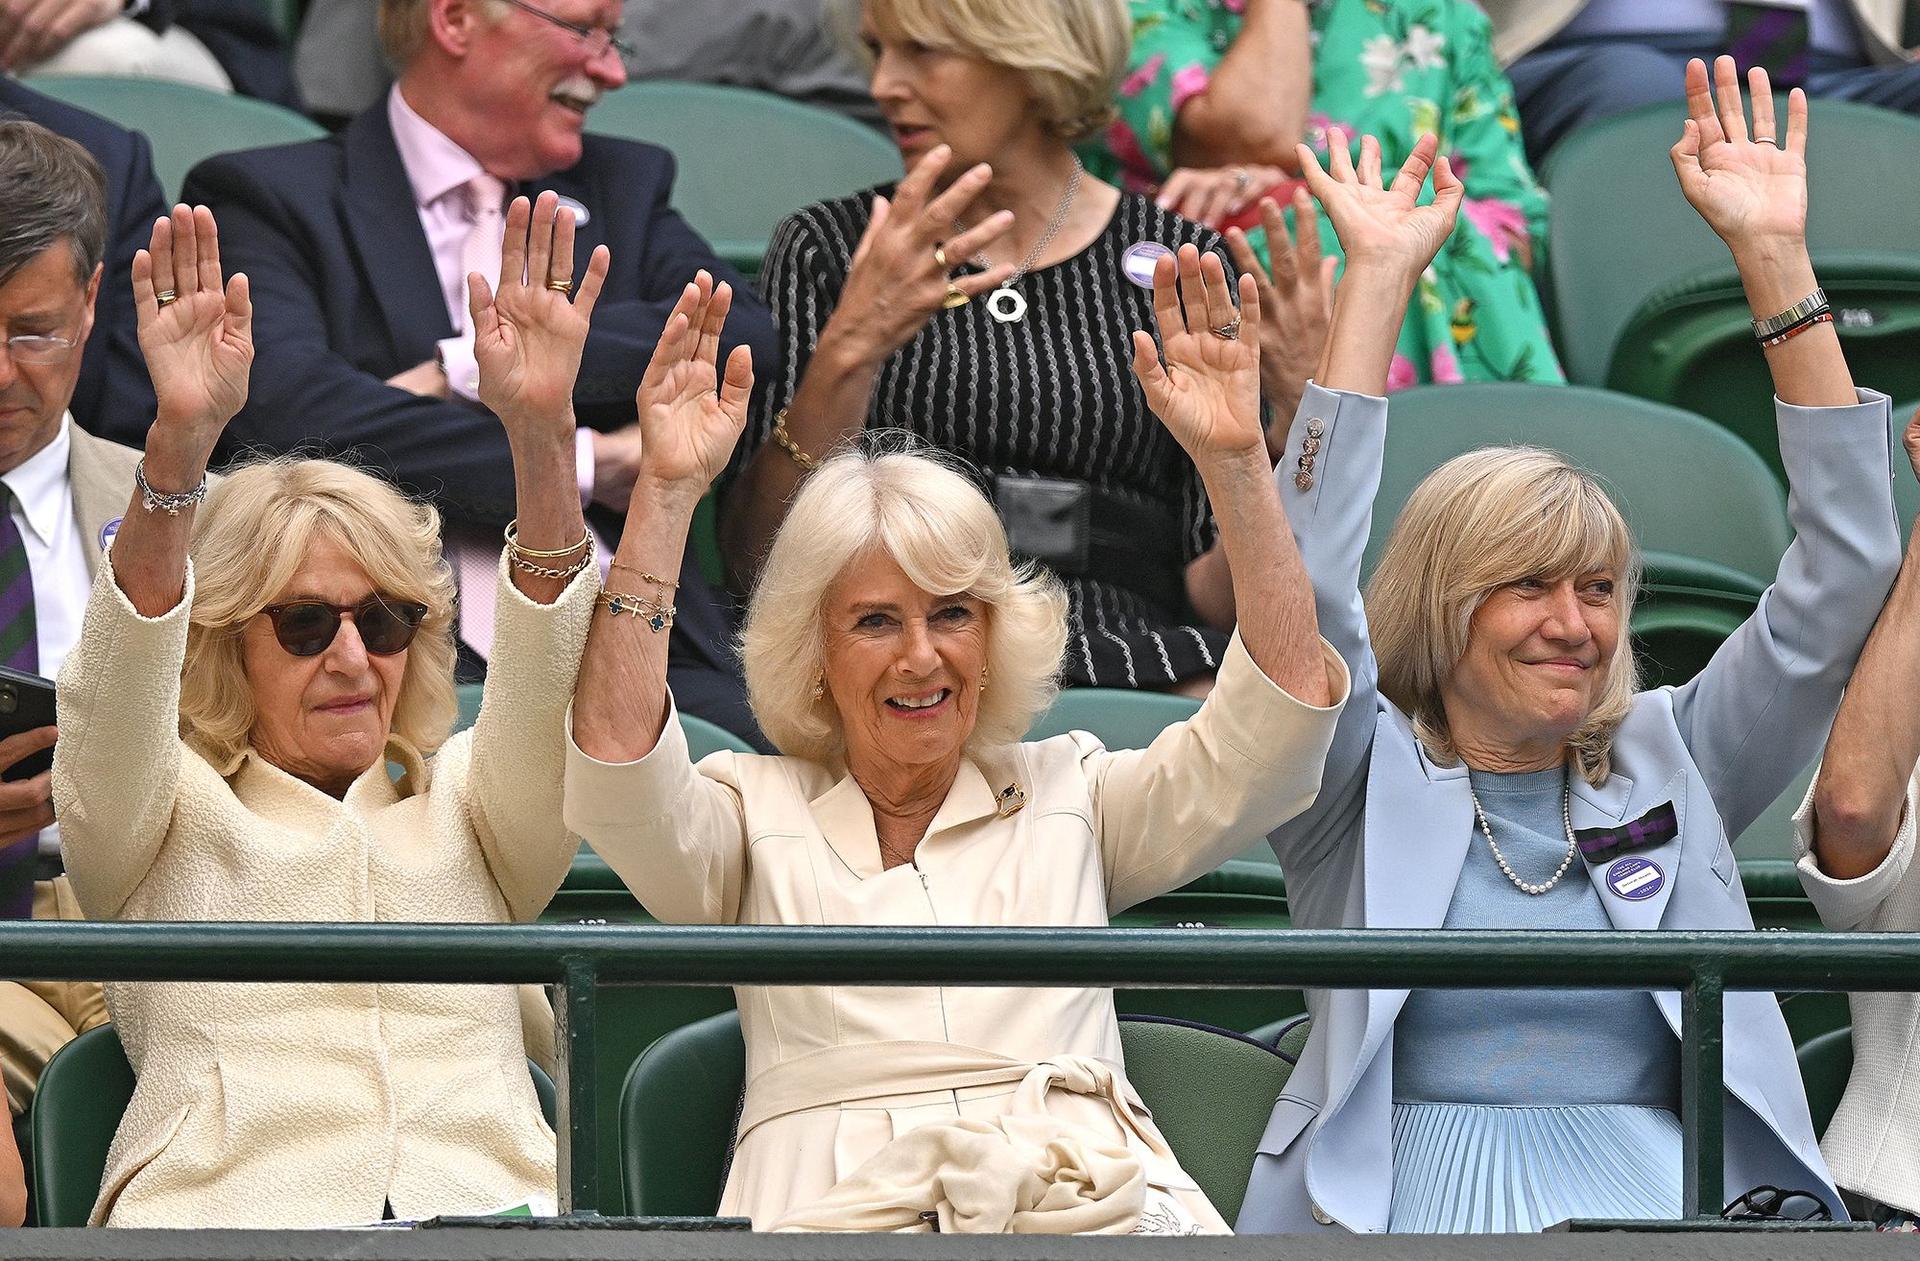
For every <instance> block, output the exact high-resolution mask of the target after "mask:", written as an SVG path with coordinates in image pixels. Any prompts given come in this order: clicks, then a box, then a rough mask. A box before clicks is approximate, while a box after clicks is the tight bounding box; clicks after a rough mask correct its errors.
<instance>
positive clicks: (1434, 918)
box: [1237, 386, 1901, 1233]
mask: <svg viewBox="0 0 1920 1261" xmlns="http://www.w3.org/2000/svg"><path fill="white" fill-rule="evenodd" d="M1776 410H1777V411H1778V414H1779V424H1780V448H1781V454H1782V456H1783V458H1784V461H1785V464H1786V468H1787V474H1788V480H1789V483H1790V485H1791V493H1790V496H1789V502H1788V512H1789V515H1790V516H1791V518H1792V520H1793V524H1794V526H1795V528H1796V529H1797V530H1798V532H1799V536H1798V538H1797V539H1796V540H1795V541H1794V543H1793V545H1792V546H1791V547H1789V548H1788V549H1787V553H1786V555H1785V556H1784V557H1783V558H1782V560H1781V562H1780V572H1779V574H1778V576H1777V577H1776V579H1775V581H1774V585H1773V586H1772V587H1771V588H1770V589H1769V590H1768V592H1767V593H1766V595H1764V596H1763V597H1761V600H1760V605H1759V608H1758V609H1757V610H1756V611H1755V613H1754V615H1753V616H1752V617H1751V618H1750V619H1748V620H1747V622H1746V623H1745V624H1744V625H1742V626H1741V627H1740V629H1739V630H1738V631H1736V632H1735V633H1734V635H1733V636H1732V638H1730V639H1729V640H1728V641H1727V642H1726V644H1725V645H1723V646H1722V647H1721V649H1720V650H1719V652H1717V653H1716V654H1715V655H1714V657H1713V660H1712V661H1711V663H1709V664H1708V666H1707V667H1706V669H1704V670H1703V671H1701V673H1700V674H1699V676H1698V677H1696V678H1695V679H1693V680H1692V681H1691V682H1689V683H1687V684H1685V685H1683V686H1681V687H1677V688H1660V689H1657V690H1655V691H1650V692H1642V693H1641V694H1640V695H1639V696H1637V697H1636V698H1635V700H1634V706H1633V710H1632V712H1631V714H1630V715H1629V716H1628V718H1627V719H1626V721H1625V723H1624V724H1622V726H1621V728H1620V730H1619V733H1618V734H1617V735H1616V736H1615V738H1614V742H1613V774H1612V775H1611V776H1610V777H1609V778H1608V780H1607V781H1606V783H1604V784H1602V785H1601V786H1600V787H1598V788H1593V787H1589V786H1588V785H1587V784H1586V783H1585V782H1584V781H1583V780H1582V779H1580V778H1579V777H1578V776H1576V777H1575V778H1574V783H1573V802H1572V808H1573V826H1574V827H1575V828H1576V829H1581V828H1591V827H1604V826H1617V825H1619V824H1621V823H1623V822H1626V821H1630V820H1633V819H1637V818H1639V817H1640V816H1641V815H1643V814H1645V813H1647V812H1648V811H1649V810H1652V809H1653V808H1655V807H1657V806H1659V805H1660V804H1662V803H1664V802H1672V803H1673V808H1674V811H1675V813H1676V814H1677V815H1678V818H1679V822H1680V828H1679V833H1678V835H1677V836H1676V837H1675V838H1674V839H1673V840H1671V841H1669V842H1667V843H1666V844H1664V845H1662V846H1659V847H1658V848H1655V849H1650V850H1643V851H1640V852H1639V854H1638V856H1639V857H1642V858H1646V859H1649V860H1651V861H1652V862H1653V863H1655V864H1656V865H1658V866H1659V867H1660V868H1661V870H1662V872H1663V873H1664V877H1665V879H1664V881H1663V883H1662V884H1661V886H1660V889H1659V891H1658V892H1657V893H1656V894H1654V895H1653V896H1651V897H1646V898H1644V900H1640V901H1631V900H1628V899H1626V898H1623V897H1621V896H1618V895H1616V894H1615V893H1614V892H1613V890H1611V889H1610V888H1609V887H1608V886H1607V882H1606V879H1605V876H1604V872H1605V866H1606V865H1605V864H1601V865H1598V866H1592V865H1588V864H1585V863H1582V864H1581V865H1582V866H1587V867H1588V872H1587V874H1588V876H1590V877H1591V878H1592V880H1593V882H1594V887H1595V888H1596V889H1597V890H1598V892H1599V894H1600V901H1601V903H1602V905H1604V906H1605V907H1606V910H1607V914H1608V916H1609V918H1611V919H1612V921H1613V926H1614V927H1615V928H1620V929H1668V928H1674V929H1710V928H1724V929H1751V928H1752V927H1753V920H1752V917H1751V916H1750V915H1749V914H1748V911H1747V900H1746V894H1745V891H1744V890H1743V889H1742V887H1741V884H1740V872H1739V869H1738V868H1737V867H1736V866H1735V865H1734V859H1733V848H1732V845H1731V843H1730V842H1731V840H1732V838H1733V837H1736V836H1738V835H1740V833H1741V832H1742V831H1744V830H1745V829H1746V827H1747V825H1748V824H1750V823H1751V822H1753V820H1754V819H1755V818H1756V817H1758V815H1759V814H1760V812H1761V811H1762V810H1764V809H1765V808H1766V807H1767V805H1768V804H1769V803H1771V802H1772V801H1773V800H1774V798H1776V797H1777V796H1779V794H1780V793H1781V792H1782V791H1783V790H1784V789H1785V788H1786V786H1787V784H1788V783H1789V782H1790V781H1791V780H1792V778H1793V776H1794V775H1796V774H1797V773H1798V772H1799V771H1800V770H1801V769H1802V768H1803V767H1805V766H1806V765H1807V764H1808V763H1809V762H1811V761H1812V760H1813V758H1814V757H1815V756H1816V755H1817V754H1818V753H1819V751H1820V746H1821V743H1822V741H1824V740H1825V738H1826V733H1827V728H1828V727H1829V725H1830V724H1831V723H1832V721H1833V714H1834V710H1835V708H1836V707H1837V706H1838V704H1839V701H1840V692H1841V688H1842V687H1843V686H1844V685H1845V683H1846V681H1847V677H1848V675H1849V674H1850V672H1851V671H1852V669H1853V663H1854V660H1855V658H1857V657H1858V656H1859V653H1860V649H1861V647H1862V645H1863V644H1864V643H1865V642H1866V637H1867V632H1868V631H1869V630H1870V629H1871V628H1872V626H1873V622H1874V619H1875V618H1876V617H1877V616H1878V615H1879V612H1880V606H1881V604H1882V603H1883V602H1884V601H1885V600H1886V596H1887V592H1888V590H1889V588H1890V587H1891V586H1892V584H1893V579H1894V575H1895V573H1896V572H1897V571H1898V569H1899V567H1900V559H1901V531H1900V529H1899V528H1898V525H1897V524H1896V521H1895V512H1894V506H1893V495H1892V489H1891V487H1892V481H1891V478H1892V472H1891V464H1890V451H1891V444H1892V440H1893V437H1894V435H1893V433H1892V432H1891V428H1892V427H1891V413H1890V409H1889V407H1888V403H1887V399H1886V396H1884V395H1880V394H1873V393H1870V392H1868V391H1861V392H1860V402H1859V404H1858V405H1856V406H1852V407H1832V408H1803V407H1789V406H1786V405H1784V404H1777V405H1776ZM1298 416H1299V419H1297V420H1296V423H1295V433H1296V435H1297V434H1299V433H1300V432H1301V431H1303V430H1304V429H1305V425H1304V424H1302V423H1301V421H1303V420H1304V419H1306V418H1309V417H1317V418H1319V420H1320V421H1321V424H1322V427H1323V430H1324V433H1323V436H1322V439H1321V449H1320V454H1319V456H1318V457H1317V472H1316V476H1315V477H1314V479H1313V484H1312V485H1311V487H1310V488H1308V489H1307V490H1305V491H1302V490H1300V489H1299V488H1298V487H1297V486H1296V484H1295V482H1294V477H1293V474H1294V471H1295V469H1294V461H1293V460H1291V459H1287V460H1284V461H1283V462H1282V464H1281V467H1280V472H1279V483H1280V489H1281V494H1282V497H1283V499H1284V501H1285V503H1286V508H1287V513H1288V516H1289V518H1290V519H1291V521H1292V524H1293V529H1294V533H1295V535H1296V536H1297V538H1298V539H1299V543H1300V549H1301V552H1302V555H1303V556H1304V557H1305V560H1306V564H1307V569H1308V571H1309V572H1310V574H1311V575H1312V577H1313V583H1314V595H1315V597H1316V599H1317V600H1318V603H1319V614H1320V631H1321V634H1322V635H1324V636H1325V637H1326V638H1327V640H1328V641H1329V642H1331V643H1332V644H1333V646H1334V648H1335V649H1336V650H1337V651H1339V652H1340V654H1341V655H1342V656H1343V657H1345V658H1346V661H1347V665H1348V667H1349V669H1350V670H1351V672H1352V676H1353V691H1352V693H1351V695H1350V696H1349V698H1348V701H1347V707H1346V710H1345V712H1344V713H1342V715H1341V717H1340V721H1339V725H1338V726H1337V727H1336V729H1335V732H1334V739H1333V747H1332V751H1331V753H1330V754H1329V756H1328V758H1327V765H1326V771H1325V774H1324V778H1323V780H1322V788H1321V791H1320V796H1319V799H1318V800H1317V801H1315V803H1314V804H1313V806H1312V808H1310V809H1309V810H1308V811H1307V812H1306V813H1305V814H1302V815H1301V816H1299V817H1298V818H1296V819H1294V820H1293V821H1292V822H1290V823H1288V824H1287V825H1286V826H1284V827H1282V828H1280V829H1279V830H1278V831H1276V832H1274V833H1273V835H1272V836H1271V837H1270V838H1269V839H1270V840H1271V842H1272V844H1273V848H1274V851H1275V853H1277V854H1278V855H1279V858H1280V863H1281V865H1282V866H1283V867H1284V868H1285V870H1286V876H1287V897H1288V901H1289V904H1290V906H1291V908H1292V914H1293V922H1294V923H1295V924H1297V925H1299V926H1301V927H1303V928H1336V927H1348V928H1350V927H1366V928H1439V927H1441V925H1442V924H1443V922H1444V921H1445V919H1446V914H1447V907H1448V904H1449V903H1450V902H1451V901H1452V899H1453V892H1454V886H1455V885H1456V884H1457V882H1458V881H1459V878H1460V869H1461V865H1462V863H1463V862H1464V861H1465V859H1466V854H1467V846H1468V842H1469V840H1470V839H1471V837H1472V835H1473V806H1472V803H1471V801H1470V800H1469V797H1468V791H1467V772H1466V769H1465V767H1463V766H1439V765H1436V764H1435V763H1434V762H1433V761H1432V760H1431V759H1430V758H1429V757H1428V756H1427V754H1426V752H1425V750H1424V749H1423V748H1422V747H1421V745H1420V743H1419V742H1418V741H1417V740H1416V739H1415V738H1414V734H1413V727H1412V723H1411V722H1410V721H1409V719H1408V718H1407V716H1406V715H1405V714H1403V713H1401V712H1400V711H1399V710H1398V709H1396V708H1395V707H1394V706H1393V705H1392V704H1391V703H1390V702H1388V701H1387V700H1386V699H1385V698H1383V697H1381V696H1380V695H1379V691H1378V671H1377V668H1376V665H1375V662H1374V657H1373V650H1372V647H1371V646H1370V644H1369V642H1368V637H1367V626H1366V619H1365V614H1364V609H1363V607H1362V604H1361V598H1360V591H1359V586H1358V584H1359V577H1360V557H1361V552H1362V549H1363V548H1364V547H1365V545H1366V540H1367V532H1368V526H1369V518H1370V514H1371V511H1372V506H1373V499H1374V495H1375V493H1376V492H1377V491H1378V489H1379V485H1380V464H1381V457H1382V451H1383V448H1384V445H1385V438H1386V423H1387V402H1386V400H1385V399H1382V398H1373V397H1368V396H1364V395H1357V394H1345V393H1340V392H1335V391H1328V390H1323V389H1321V388H1319V387H1318V386H1310V387H1309V388H1308V390H1307V393H1306V397H1305V398H1304V399H1303V400H1302V401H1301V404H1300V412H1299V413H1298ZM1298 440H1299V439H1298V438H1297V437H1296V438H1295V441H1298ZM1640 454H1641V456H1642V457H1643V458H1646V459H1650V460H1652V459H1659V458H1660V452H1658V451H1646V452H1642V453H1640ZM1569 874H1570V876H1572V874H1573V873H1569ZM1574 878H1577V877H1574ZM1406 999H1407V991H1406V990H1404V989H1377V990H1333V991H1311V992H1309V994H1308V996H1307V1006H1308V1009H1309V1010H1310V1011H1311V1012H1312V1014H1313V1034H1312V1037H1311V1038H1310V1039H1309V1040H1308V1042H1307V1046H1306V1049H1305V1051H1304V1052H1303V1053H1302V1055H1301V1058H1300V1063H1299V1066H1298V1067H1297V1068H1295V1069H1294V1072H1293V1076H1292V1078H1291V1080H1289V1081H1288V1083H1287V1089H1286V1092H1285V1093H1283V1094H1282V1095H1281V1096H1280V1098H1279V1100H1278V1101H1277V1102H1276V1103H1275V1105H1274V1109H1273V1117H1272V1120H1271V1121H1270V1122H1269V1123H1268V1125H1267V1130H1266V1134H1265V1136H1264V1137H1263V1138H1262V1140H1261V1143H1260V1152H1259V1155H1258V1156H1257V1157H1256V1159H1255V1163H1254V1168H1253V1176H1252V1179H1251V1181H1250V1182H1249V1183H1248V1186H1247V1196H1246V1202H1245V1205H1244V1207H1243V1208H1242V1209H1241V1212H1240V1220H1239V1222H1238V1226H1237V1228H1238V1229H1239V1230H1240V1231H1241V1232H1243V1233H1245V1232H1295V1231H1312V1230H1316V1229H1329V1228H1335V1229H1337V1228H1344V1229H1347V1230H1351V1231H1384V1230H1385V1229H1386V1225H1387V1210H1388V1206H1389V1202H1390V1199H1391V1193H1392V1187H1393V1140H1392V1107H1393V1032H1394V1022H1395V1020H1396V1019H1397V1018H1398V1017H1399V1014H1400V1010H1401V1007H1402V1006H1403V1005H1404V1004H1405V1002H1406ZM1656 999H1657V1001H1658V1004H1659V1007H1660V1010H1661V1012H1662V1014H1664V1015H1665V1016H1666V1019H1667V1023H1668V1024H1669V1025H1670V1026H1672V1029H1673V1033H1674V1036H1675V1037H1676V1038H1678V1037H1679V1035H1680V1000H1679V996H1678V995H1677V994H1674V993H1660V994H1657V995H1656ZM1511 1001H1513V1002H1516V1003H1521V1002H1525V1001H1526V997H1525V992H1524V991H1513V997H1512V999H1511ZM1726 1028H1727V1037H1726V1085H1727V1092H1728V1098H1727V1099H1726V1187H1727V1193H1728V1195H1729V1196H1730V1197H1731V1196H1732V1195H1735V1194H1738V1193H1739V1192H1742V1191H1745V1190H1747V1189H1749V1188H1751V1187H1754V1186H1758V1185H1760V1184H1763V1183H1770V1184H1772V1185H1775V1186H1781V1187H1794V1188H1801V1189H1805V1190H1810V1191H1820V1192H1823V1193H1824V1195H1825V1197H1826V1200H1827V1203H1828V1205H1829V1207H1831V1208H1832V1209H1833V1211H1834V1213H1835V1215H1836V1216H1841V1215H1843V1210H1842V1208H1841V1205H1840V1199H1839V1195H1838V1194H1837V1193H1836V1192H1835V1190H1834V1187H1833V1183H1832V1180H1831V1178H1830V1177H1829V1176H1828V1173H1827V1167H1826V1164H1825V1162H1824V1161H1822V1159H1821V1157H1820V1149H1819V1147H1818V1145H1817V1144H1816V1143H1815V1141H1814V1134H1813V1126H1812V1123H1811V1121H1810V1120H1809V1119H1808V1115H1807V1102H1806V1095H1805V1092H1804V1090H1803V1089H1802V1087H1801V1083H1800V1072H1799V1067H1798V1065H1797V1063H1796V1061H1795V1059H1794V1052H1793V1043H1792V1041H1791V1039H1790V1038H1789V1037H1788V1034H1787V1027H1786V1022H1785V1021H1784V1020H1782V1019H1781V1016H1780V1010H1779V1007H1778V1005H1777V1004H1776V1003H1775V1001H1774V998H1773V996H1772V995H1771V994H1764V993H1731V992H1730V993H1728V994H1727V996H1726Z"/></svg>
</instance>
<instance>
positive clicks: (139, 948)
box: [0, 922, 1920, 1217]
mask: <svg viewBox="0 0 1920 1261" xmlns="http://www.w3.org/2000/svg"><path fill="white" fill-rule="evenodd" d="M0 973H4V974H5V975H6V976H8V977H15V978H20V979H28V980H80V979H85V978H104V979H108V980H116V981H162V980H165V981H322V982H365V983H388V984H391V983H407V982H417V983H436V984H437V983H478V984H554V985H557V987H558V990H557V998H558V1001H557V1002H556V1003H555V1015H556V1017H557V1019H558V1023H559V1047H560V1052H561V1054H560V1083H559V1085H560V1116H559V1125H558V1126H557V1127H556V1129H557V1132H558V1136H559V1181H560V1186H559V1193H560V1203H561V1209H562V1211H563V1212H572V1213H582V1214H590V1213H593V1212H594V1211H595V1209H596V1206H598V1205H599V1204H601V1203H603V1202H604V1198H603V1189H602V1187H601V1178H600V1169H599V1167H598V1163H597V1162H596V1161H595V1160H594V1159H593V1153H594V1152H595V1151H597V1150H598V1147H599V1134H598V1113H597V1112H596V1110H595V1108H594V1106H593V1102H594V1101H593V1081H594V1063H593V1060H594V1054H595V1051H594V1045H595V1044H594V1034H595V1029H594V1014H595V1000H596V996H597V991H598V990H599V988H600V987H601V986H604V985H653V986H674V985H741V984H745V985H829V984H831V985H1034V986H1062V985H1071V986H1100V987H1115V986H1122V985H1136V986H1156V987H1161V988H1169V989H1212V988H1228V987H1241V988H1259V987H1310V988H1328V989H1378V988H1383V987H1394V988H1399V987H1407V988H1414V987H1437V988H1499V989H1528V988H1555V989H1648V990H1676V991H1679V993H1680V995H1681V1000H1682V1001H1681V1007H1682V1016H1683V1023H1682V1030H1681V1081H1680V1097H1681V1116H1680V1120H1681V1126H1682V1129H1683V1131H1684V1134H1685V1140H1684V1143H1685V1146H1684V1152H1685V1164H1686V1168H1685V1211H1686V1213H1687V1215H1688V1216H1689V1217H1713V1216H1715V1215H1716V1214H1717V1210H1718V1209H1719V1206H1720V1205H1721V1203H1722V1202H1723V1200H1724V1198H1725V1197H1724V1188H1723V1187H1722V1185H1721V1183H1722V1176H1721V1175H1722V1156H1723V1133H1722V1121H1723V1094H1724V1092H1723V1089H1722V1070H1723V1064H1724V1061H1723V1056H1722V1050H1723V1048H1722V1036H1723V1018H1724V1012H1725V1005H1724V1003H1725V995H1726V992H1727V991H1728V990H1828V991H1837V990H1869V991H1920V934H1916V933H1872V934H1831V933H1794V934H1791V935H1790V936H1789V935H1781V934H1776V933H1759V932H1652V933H1621V932H1478V931H1464V930H1463V931H1403V930H1385V929H1369V930H1304V929H1289V930H1285V931H1279V932H1272V931H1260V930H1236V931H1233V932H1193V931H1186V930H1179V929H1100V928H1072V929H1043V928H1031V929H997V928H766V927H739V928H665V927H590V926H571V925H554V926H545V925H542V926H522V925H507V926H495V925H443V924H266V923H251V924H86V923H55V922H37V923H0ZM576 1153H578V1154H579V1155H580V1157H581V1158H580V1159H578V1160H576V1159H574V1156H575V1154H576Z"/></svg>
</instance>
